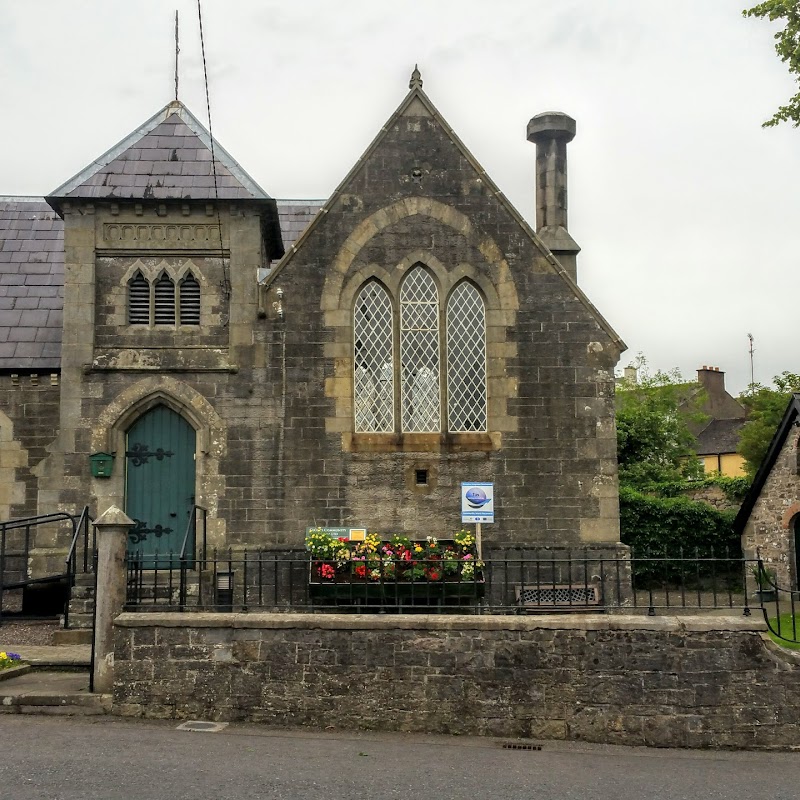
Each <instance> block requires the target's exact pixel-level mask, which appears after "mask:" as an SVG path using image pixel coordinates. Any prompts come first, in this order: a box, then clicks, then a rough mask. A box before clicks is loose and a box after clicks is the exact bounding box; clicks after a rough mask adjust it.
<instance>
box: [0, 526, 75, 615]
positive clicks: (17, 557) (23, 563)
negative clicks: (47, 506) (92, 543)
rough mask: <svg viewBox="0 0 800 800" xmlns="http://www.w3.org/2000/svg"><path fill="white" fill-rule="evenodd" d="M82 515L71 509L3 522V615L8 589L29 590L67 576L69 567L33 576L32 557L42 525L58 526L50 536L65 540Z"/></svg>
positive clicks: (0, 559) (0, 569)
mask: <svg viewBox="0 0 800 800" xmlns="http://www.w3.org/2000/svg"><path fill="white" fill-rule="evenodd" d="M77 524H78V517H77V516H75V515H73V514H69V513H67V512H62V511H59V512H56V513H53V514H39V515H37V516H33V517H23V518H20V519H13V520H8V521H7V522H0V618H2V615H3V600H4V592H6V591H8V590H13V589H22V590H24V591H27V587H30V586H31V585H33V584H45V583H52V582H58V581H61V580H64V579H65V578H66V570H65V571H64V572H61V571H60V570H58V569H55V570H53V573H52V574H44V575H37V576H36V577H33V576H31V574H30V570H29V559H30V554H31V550H32V549H33V546H34V543H35V539H36V536H37V535H39V533H40V531H41V529H42V528H45V527H48V528H50V529H52V528H55V529H56V531H55V534H53V532H52V530H51V531H50V532H49V533H48V537H53V536H54V538H56V539H58V540H61V541H64V540H66V539H67V538H69V539H70V540H72V539H73V538H74V536H75V531H76V529H77Z"/></svg>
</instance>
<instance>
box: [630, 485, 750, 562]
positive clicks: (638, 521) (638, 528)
mask: <svg viewBox="0 0 800 800" xmlns="http://www.w3.org/2000/svg"><path fill="white" fill-rule="evenodd" d="M619 504H620V529H621V539H622V541H623V542H624V543H625V544H627V545H630V546H631V547H633V548H634V552H635V553H636V554H638V555H644V554H650V555H659V554H662V553H664V552H667V553H669V554H670V555H676V554H677V553H679V552H680V551H681V550H682V551H683V553H684V554H685V555H686V556H687V557H689V556H694V555H695V553H697V554H699V555H700V556H701V557H708V556H710V555H711V552H712V550H713V552H714V553H715V555H717V556H724V555H725V553H726V549H727V550H729V551H730V553H731V554H732V555H735V556H737V557H738V556H739V553H740V550H741V546H740V541H739V538H738V537H737V536H735V535H734V533H733V520H734V517H735V516H736V513H735V512H734V511H718V510H717V509H715V508H713V507H712V506H710V505H708V504H707V503H703V502H700V501H696V500H689V499H688V498H686V497H654V496H653V495H649V494H644V493H643V492H640V491H637V490H636V489H632V488H631V487H628V486H621V487H620V491H619Z"/></svg>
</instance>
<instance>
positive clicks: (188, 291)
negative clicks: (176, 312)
mask: <svg viewBox="0 0 800 800" xmlns="http://www.w3.org/2000/svg"><path fill="white" fill-rule="evenodd" d="M180 300H181V325H199V324H200V284H199V283H198V282H197V281H196V280H195V277H194V275H192V273H191V272H190V273H189V274H188V275H187V276H186V277H185V278H184V279H183V282H182V283H181V293H180Z"/></svg>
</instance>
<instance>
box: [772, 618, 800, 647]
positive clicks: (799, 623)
mask: <svg viewBox="0 0 800 800" xmlns="http://www.w3.org/2000/svg"><path fill="white" fill-rule="evenodd" d="M778 619H780V631H781V637H783V638H779V637H778V636H776V635H775V634H774V633H773V632H772V630H773V628H774V629H775V630H778ZM769 627H770V630H769V636H770V638H771V639H772V641H773V642H775V643H776V644H779V645H780V646H781V647H786V648H788V649H789V650H800V616H798V615H795V616H794V628H793V627H792V614H791V613H787V614H781V615H780V618H778V617H770V620H769ZM787 639H788V640H789V641H786V640H787ZM792 640H794V641H792Z"/></svg>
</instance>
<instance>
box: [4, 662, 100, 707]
mask: <svg viewBox="0 0 800 800" xmlns="http://www.w3.org/2000/svg"><path fill="white" fill-rule="evenodd" d="M110 711H111V695H110V694H92V693H91V692H90V691H89V675H88V672H84V673H82V674H77V673H70V672H51V671H32V672H28V673H27V674H25V675H20V676H17V677H13V678H9V679H8V680H5V681H2V682H0V714H2V713H5V714H58V715H67V716H97V715H99V714H108V713H109V712H110Z"/></svg>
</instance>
